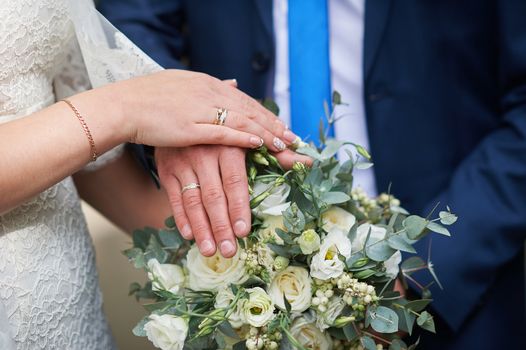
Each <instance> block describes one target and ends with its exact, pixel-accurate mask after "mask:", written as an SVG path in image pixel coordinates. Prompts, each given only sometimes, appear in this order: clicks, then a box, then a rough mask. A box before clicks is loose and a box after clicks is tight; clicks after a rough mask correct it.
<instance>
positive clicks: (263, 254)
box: [257, 244, 276, 271]
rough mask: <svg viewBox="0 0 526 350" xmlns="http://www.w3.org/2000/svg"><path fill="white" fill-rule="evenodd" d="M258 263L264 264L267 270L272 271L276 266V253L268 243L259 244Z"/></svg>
mask: <svg viewBox="0 0 526 350" xmlns="http://www.w3.org/2000/svg"><path fill="white" fill-rule="evenodd" d="M257 254H258V264H259V265H261V266H263V267H264V268H265V269H267V271H271V270H272V267H273V266H274V257H275V256H276V254H275V253H274V252H273V251H272V249H270V248H269V247H268V246H267V245H266V244H260V245H258V249H257Z"/></svg>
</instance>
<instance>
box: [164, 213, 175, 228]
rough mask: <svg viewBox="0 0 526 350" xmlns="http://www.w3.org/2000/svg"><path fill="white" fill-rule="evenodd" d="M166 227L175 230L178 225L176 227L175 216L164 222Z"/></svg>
mask: <svg viewBox="0 0 526 350" xmlns="http://www.w3.org/2000/svg"><path fill="white" fill-rule="evenodd" d="M164 225H165V226H166V227H168V228H175V227H176V225H175V219H174V217H173V216H170V217H169V218H167V219H166V220H164Z"/></svg>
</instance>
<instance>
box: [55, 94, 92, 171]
mask: <svg viewBox="0 0 526 350" xmlns="http://www.w3.org/2000/svg"><path fill="white" fill-rule="evenodd" d="M61 101H62V102H64V103H66V104H67V105H68V106H69V108H71V110H72V111H73V113H75V116H76V117H77V119H78V120H79V122H80V125H81V126H82V129H83V130H84V133H85V134H86V136H87V137H88V141H89V146H90V148H91V161H92V162H94V161H96V160H97V158H98V157H99V153H98V152H97V147H95V141H93V136H91V132H90V131H89V128H88V124H86V121H85V120H84V118H83V117H82V115H81V114H80V113H79V111H78V110H77V108H76V107H75V106H74V105H73V103H71V102H70V101H69V100H61Z"/></svg>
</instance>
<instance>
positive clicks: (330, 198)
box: [321, 192, 351, 204]
mask: <svg viewBox="0 0 526 350" xmlns="http://www.w3.org/2000/svg"><path fill="white" fill-rule="evenodd" d="M321 200H322V201H323V202H325V203H327V204H341V203H345V202H348V201H350V200H351V197H349V195H347V194H346V193H343V192H326V193H324V194H323V195H322V197H321Z"/></svg>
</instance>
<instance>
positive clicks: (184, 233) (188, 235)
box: [181, 224, 192, 239]
mask: <svg viewBox="0 0 526 350" xmlns="http://www.w3.org/2000/svg"><path fill="white" fill-rule="evenodd" d="M181 235H182V236H183V237H184V239H191V238H192V229H191V228H190V225H188V224H186V225H184V226H183V229H182V230H181Z"/></svg>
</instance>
